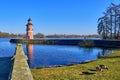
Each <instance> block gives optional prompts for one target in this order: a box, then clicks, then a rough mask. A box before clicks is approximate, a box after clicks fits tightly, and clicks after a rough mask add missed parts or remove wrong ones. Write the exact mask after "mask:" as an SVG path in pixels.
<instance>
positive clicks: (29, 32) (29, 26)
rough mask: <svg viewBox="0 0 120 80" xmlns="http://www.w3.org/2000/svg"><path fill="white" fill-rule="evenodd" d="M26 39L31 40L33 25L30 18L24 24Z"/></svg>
mask: <svg viewBox="0 0 120 80" xmlns="http://www.w3.org/2000/svg"><path fill="white" fill-rule="evenodd" d="M26 39H33V24H32V20H31V18H29V19H28V23H27V24H26Z"/></svg>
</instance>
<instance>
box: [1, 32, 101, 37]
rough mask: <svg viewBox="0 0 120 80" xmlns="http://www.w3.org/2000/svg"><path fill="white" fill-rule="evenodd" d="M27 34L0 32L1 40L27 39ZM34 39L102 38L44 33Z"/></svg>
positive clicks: (36, 35)
mask: <svg viewBox="0 0 120 80" xmlns="http://www.w3.org/2000/svg"><path fill="white" fill-rule="evenodd" d="M25 36H26V34H13V33H6V32H0V38H25ZM34 38H100V36H99V35H96V34H93V35H75V34H74V35H66V34H53V35H46V36H45V35H44V34H42V33H36V34H35V35H34Z"/></svg>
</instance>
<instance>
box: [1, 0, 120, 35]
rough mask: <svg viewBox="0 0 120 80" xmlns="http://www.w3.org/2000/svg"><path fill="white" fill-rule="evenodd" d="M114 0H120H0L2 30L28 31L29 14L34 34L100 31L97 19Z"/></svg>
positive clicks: (115, 1)
mask: <svg viewBox="0 0 120 80" xmlns="http://www.w3.org/2000/svg"><path fill="white" fill-rule="evenodd" d="M111 2H113V3H115V4H119V2H120V0H94V1H90V0H89V1H88V0H57V1H56V0H44V1H43V0H40V1H39V0H34V1H33V0H21V1H15V0H13V1H10V0H4V1H0V9H1V13H0V22H1V24H0V28H1V29H0V31H1V32H7V33H14V34H25V33H26V26H25V25H26V24H27V20H28V18H29V17H30V18H31V19H32V22H33V30H34V34H36V33H42V34H44V35H52V34H68V35H71V34H73V35H74V34H75V35H93V34H97V19H98V18H100V17H102V16H103V12H104V11H105V10H106V9H107V7H109V6H110V4H111Z"/></svg>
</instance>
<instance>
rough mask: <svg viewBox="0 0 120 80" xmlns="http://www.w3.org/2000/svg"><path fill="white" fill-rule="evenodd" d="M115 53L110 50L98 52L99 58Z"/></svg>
mask: <svg viewBox="0 0 120 80" xmlns="http://www.w3.org/2000/svg"><path fill="white" fill-rule="evenodd" d="M113 51H114V50H109V49H106V48H103V49H102V50H101V51H99V52H98V54H97V57H98V58H101V57H103V56H105V55H107V54H109V53H112V52H113Z"/></svg>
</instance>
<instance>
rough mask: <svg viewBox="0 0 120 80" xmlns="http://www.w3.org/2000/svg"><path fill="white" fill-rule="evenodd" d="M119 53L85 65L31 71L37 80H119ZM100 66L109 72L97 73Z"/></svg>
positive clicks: (116, 52)
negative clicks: (103, 66) (102, 65)
mask: <svg viewBox="0 0 120 80" xmlns="http://www.w3.org/2000/svg"><path fill="white" fill-rule="evenodd" d="M119 53H120V51H115V52H113V53H111V54H108V55H107V56H105V57H102V58H100V59H97V60H95V61H92V62H88V63H85V64H75V65H72V66H63V67H55V68H41V69H31V71H32V74H33V76H34V78H35V80H39V79H42V80H61V79H63V80H64V79H68V80H71V79H75V80H87V79H89V80H113V79H114V80H119V73H120V68H119V67H120V66H119V62H120V54H119ZM100 64H104V65H106V66H107V67H108V68H109V70H104V71H103V72H99V73H96V71H95V68H96V67H97V66H99V65H100ZM88 75H89V76H88ZM46 76H48V77H46Z"/></svg>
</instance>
